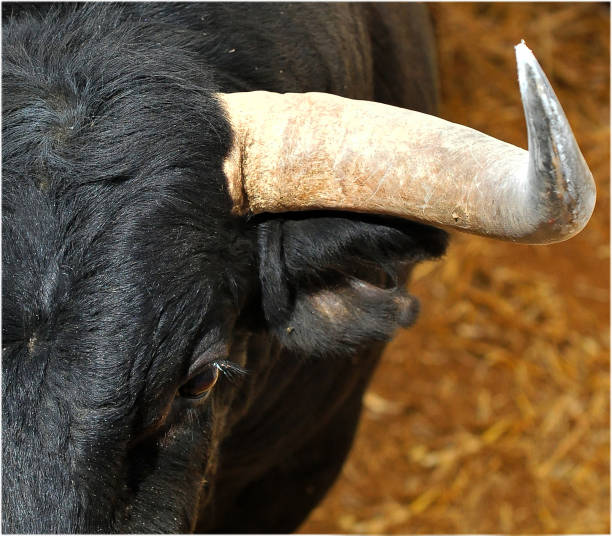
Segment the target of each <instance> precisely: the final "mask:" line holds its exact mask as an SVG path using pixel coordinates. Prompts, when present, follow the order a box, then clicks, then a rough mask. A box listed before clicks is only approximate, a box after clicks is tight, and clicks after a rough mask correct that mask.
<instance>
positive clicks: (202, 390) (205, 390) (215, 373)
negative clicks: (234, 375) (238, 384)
mask: <svg viewBox="0 0 612 536" xmlns="http://www.w3.org/2000/svg"><path fill="white" fill-rule="evenodd" d="M218 379H219V367H218V366H217V365H216V364H215V363H212V364H210V365H208V366H206V367H205V368H204V369H202V370H201V371H200V372H199V373H198V374H196V375H195V376H192V377H191V378H190V379H189V380H188V381H187V382H186V383H184V384H183V385H182V386H181V388H180V389H179V394H180V395H181V396H182V397H184V398H191V399H201V398H204V397H205V396H207V395H208V394H209V393H210V391H211V390H212V388H213V387H214V385H215V383H217V380H218Z"/></svg>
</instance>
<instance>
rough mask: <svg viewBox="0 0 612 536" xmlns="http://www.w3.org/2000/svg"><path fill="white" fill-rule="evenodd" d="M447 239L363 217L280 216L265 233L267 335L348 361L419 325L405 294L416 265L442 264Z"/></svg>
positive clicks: (261, 229)
mask: <svg viewBox="0 0 612 536" xmlns="http://www.w3.org/2000/svg"><path fill="white" fill-rule="evenodd" d="M447 238H448V235H447V234H446V233H445V232H444V231H441V230H439V229H435V228H433V227H429V226H426V225H421V224H418V223H414V222H407V221H403V220H392V219H388V218H385V219H381V218H377V217H373V216H364V215H350V214H345V215H332V216H330V213H326V214H321V213H304V214H291V215H286V214H285V215H281V216H277V217H273V218H272V219H268V220H266V221H264V222H262V223H261V224H259V226H258V249H259V270H260V271H259V277H260V283H261V299H262V306H263V312H264V316H265V320H266V323H267V325H268V328H269V329H271V331H273V332H274V333H275V334H276V335H277V337H278V338H279V340H280V341H281V343H282V344H283V345H284V346H285V347H287V348H288V349H290V350H293V351H297V352H300V353H305V354H308V355H329V354H336V355H338V354H348V353H351V352H354V351H355V350H356V349H357V348H359V347H360V346H362V345H364V344H367V343H369V342H373V341H381V340H387V339H389V338H390V337H391V336H392V334H393V333H394V331H395V330H396V329H397V328H398V327H399V326H409V325H411V324H413V323H414V321H415V320H416V317H417V314H418V308H419V304H418V300H417V299H416V298H414V297H413V296H410V295H409V294H408V293H407V292H406V289H405V288H404V286H405V282H406V279H407V276H408V275H409V272H410V270H411V268H412V267H413V266H414V264H416V263H417V262H419V261H421V260H425V259H430V258H434V257H439V256H440V255H442V254H443V253H444V251H445V249H446V245H447Z"/></svg>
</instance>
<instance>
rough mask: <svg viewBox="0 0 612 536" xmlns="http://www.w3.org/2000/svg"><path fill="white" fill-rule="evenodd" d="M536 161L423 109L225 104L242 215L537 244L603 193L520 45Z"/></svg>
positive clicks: (305, 100) (256, 97)
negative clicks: (423, 227) (341, 214)
mask: <svg viewBox="0 0 612 536" xmlns="http://www.w3.org/2000/svg"><path fill="white" fill-rule="evenodd" d="M516 59H517V65H518V74H519V86H520V91H521V97H522V100H523V107H524V112H525V119H526V123H527V131H528V145H529V152H527V151H525V150H523V149H520V148H518V147H515V146H513V145H510V144H508V143H505V142H502V141H499V140H497V139H495V138H492V137H490V136H487V135H486V134H483V133H481V132H478V131H476V130H473V129H471V128H468V127H465V126H462V125H457V124H455V123H450V122H448V121H444V120H442V119H439V118H437V117H433V116H429V115H426V114H422V113H419V112H414V111H411V110H405V109H402V108H397V107H393V106H388V105H385V104H380V103H375V102H369V101H358V100H352V99H347V98H343V97H338V96H335V95H329V94H325V93H302V94H298V93H286V94H277V93H269V92H262V91H255V92H245V93H233V94H218V98H219V99H220V101H221V102H222V103H223V106H224V107H225V110H226V113H227V116H228V119H229V120H230V122H231V124H232V127H233V131H234V142H233V146H232V149H231V152H230V154H229V155H228V157H227V158H226V161H225V165H224V170H225V174H226V176H227V179H228V186H229V191H230V195H231V197H232V199H233V202H234V212H235V213H236V214H241V215H244V214H247V213H252V214H258V213H262V212H287V211H304V210H326V209H329V210H342V211H352V212H362V213H371V214H380V215H387V216H395V217H401V218H407V219H411V220H416V221H420V222H423V223H427V224H430V225H434V226H437V227H441V228H447V229H457V230H461V231H466V232H470V233H474V234H478V235H483V236H488V237H492V238H498V239H502V240H511V241H516V242H523V243H528V244H544V243H551V242H559V241H562V240H566V239H568V238H570V237H571V236H573V235H575V234H576V233H578V232H579V231H580V230H581V229H582V228H583V227H584V226H585V225H586V223H587V222H588V220H589V218H590V216H591V213H592V211H593V207H594V205H595V184H594V181H593V177H592V175H591V172H590V171H589V168H588V166H587V164H586V162H585V161H584V158H583V156H582V154H581V153H580V149H579V148H578V145H577V143H576V140H575V139H574V135H573V134H572V131H571V128H570V126H569V124H568V122H567V119H566V117H565V114H564V113H563V110H562V108H561V105H560V104H559V102H558V100H557V98H556V96H555V94H554V92H553V90H552V88H551V87H550V84H549V82H548V80H547V79H546V76H545V75H544V73H543V71H542V69H541V67H540V65H539V64H538V62H537V60H536V59H535V57H534V56H533V54H532V53H531V51H530V50H529V49H528V48H527V46H526V45H525V44H524V43H521V44H519V45H517V46H516Z"/></svg>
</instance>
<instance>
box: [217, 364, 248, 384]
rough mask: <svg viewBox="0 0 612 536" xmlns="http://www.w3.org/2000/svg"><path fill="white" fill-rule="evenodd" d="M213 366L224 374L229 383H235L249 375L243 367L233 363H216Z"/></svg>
mask: <svg viewBox="0 0 612 536" xmlns="http://www.w3.org/2000/svg"><path fill="white" fill-rule="evenodd" d="M213 365H214V366H215V367H216V368H217V369H218V370H219V373H221V374H223V377H224V378H226V379H228V380H229V381H233V380H235V379H236V378H239V377H241V376H245V375H246V374H248V372H247V370H246V369H243V368H242V367H240V366H239V365H236V363H232V362H231V361H225V360H220V361H215V362H214V363H213Z"/></svg>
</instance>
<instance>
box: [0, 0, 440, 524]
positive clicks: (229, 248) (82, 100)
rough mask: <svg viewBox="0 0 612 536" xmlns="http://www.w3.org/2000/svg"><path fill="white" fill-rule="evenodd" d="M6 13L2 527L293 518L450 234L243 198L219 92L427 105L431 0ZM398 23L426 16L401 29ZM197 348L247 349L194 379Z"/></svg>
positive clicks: (333, 461)
mask: <svg viewBox="0 0 612 536" xmlns="http://www.w3.org/2000/svg"><path fill="white" fill-rule="evenodd" d="M3 15H4V20H3V81H2V83H3V95H2V96H3V99H2V103H3V133H2V142H3V143H2V152H3V154H2V174H3V182H2V196H3V227H2V240H3V251H2V263H3V266H2V275H3V296H2V308H3V315H2V319H3V323H2V324H3V360H2V362H3V364H2V367H3V381H2V389H3V406H2V412H3V414H2V425H3V426H2V429H3V454H2V455H3V458H2V464H3V466H2V467H3V483H2V486H3V494H2V501H3V505H2V506H3V508H2V524H3V530H4V532H126V531H128V532H129V531H132V532H133V531H136V532H185V531H189V530H211V531H218V532H222V531H256V532H267V531H290V530H293V529H294V528H295V527H297V526H298V525H299V523H300V522H301V521H302V520H303V518H304V517H305V516H306V515H307V514H308V511H309V510H310V508H312V507H313V506H314V505H315V504H316V502H317V501H318V500H319V499H320V498H321V497H322V496H323V494H324V493H325V491H326V490H327V488H328V487H329V486H330V485H331V483H332V482H333V480H334V478H335V476H336V474H337V472H338V471H339V469H340V467H341V464H342V461H343V459H344V457H345V456H346V453H347V452H348V449H349V448H350V444H351V441H352V436H353V433H354V429H355V427H356V423H357V418H358V414H359V408H360V400H361V395H362V393H363V390H364V389H365V387H366V385H367V382H368V379H369V377H370V375H371V372H372V370H373V368H374V366H375V364H376V361H377V358H378V355H379V352H380V345H378V344H376V341H384V340H387V339H388V338H389V337H390V336H391V335H392V334H393V332H394V331H395V329H396V328H397V327H398V326H400V325H409V324H411V323H412V322H414V320H415V317H416V312H417V305H416V301H414V300H413V299H411V298H410V297H409V296H408V295H407V294H406V291H405V289H404V283H405V281H406V277H407V274H408V273H409V271H410V267H411V266H413V265H414V264H415V263H416V262H418V261H420V260H423V259H427V258H431V257H437V256H440V255H442V254H443V252H444V249H445V246H446V234H445V233H444V232H442V231H439V230H436V229H433V228H430V227H426V226H423V225H420V224H416V223H410V222H402V221H396V220H391V219H382V218H376V217H367V216H359V215H349V214H341V213H327V214H325V213H305V214H300V215H292V214H286V215H281V216H270V215H260V216H258V217H255V218H250V219H249V218H244V219H242V218H235V217H232V216H231V215H230V208H231V205H230V200H229V196H228V195H227V192H226V188H225V178H224V175H223V173H222V162H223V159H224V157H225V155H226V154H227V152H228V150H229V147H230V143H231V130H230V127H229V124H228V123H227V121H226V120H225V118H224V117H223V114H222V113H221V109H220V107H219V106H218V104H217V102H216V100H215V99H214V97H213V94H214V93H215V92H216V91H236V90H252V89H268V90H273V91H281V92H282V91H327V92H332V93H337V94H341V95H345V96H349V97H353V98H364V99H378V100H381V101H385V102H390V103H391V104H397V105H404V106H411V107H413V108H416V109H421V110H422V111H426V112H434V111H435V110H434V103H435V97H434V96H432V95H434V94H435V75H434V74H433V72H432V71H431V57H430V56H429V52H428V50H429V49H428V48H427V47H429V45H430V43H429V41H428V39H429V35H428V33H427V24H426V23H427V17H426V14H425V13H424V11H422V8H421V7H419V6H415V5H406V6H403V7H402V6H399V7H397V6H396V7H392V6H369V5H346V4H329V5H326V4H265V5H258V4H246V5H244V4H209V5H207V4H165V3H156V4H153V3H148V4H88V5H79V4H60V5H48V4H35V5H24V6H21V5H17V4H10V3H5V4H4V5H3ZM419 21H421V22H419ZM394 24H395V25H402V24H403V25H404V27H405V26H406V24H409V25H412V27H414V31H413V34H411V35H410V36H408V37H409V39H410V45H409V46H408V45H399V44H398V43H399V41H400V38H399V37H393V36H396V35H400V34H401V31H400V32H399V34H396V33H393V32H390V31H389V28H390V27H393V25H394ZM381 31H384V32H385V34H384V39H383V38H382V37H381V35H380V32H381ZM390 36H391V37H390ZM400 37H401V36H400ZM404 38H406V36H404ZM398 46H404V47H407V48H406V49H405V50H404V49H402V51H403V52H405V54H404V57H405V59H406V61H407V62H408V63H410V62H413V63H414V71H415V73H417V76H416V78H417V79H418V83H414V81H410V80H411V79H410V77H409V76H408V75H406V72H407V70H406V69H403V70H402V69H400V70H398V73H400V74H399V76H400V77H399V78H398V79H397V80H396V81H395V85H397V86H398V88H399V89H394V83H393V81H392V80H390V79H389V76H388V73H386V74H385V77H381V76H380V75H377V74H376V72H375V71H376V69H374V67H373V66H374V65H382V64H383V58H385V62H386V61H388V58H389V57H390V54H392V52H393V51H394V50H396V48H397V47H398ZM410 51H412V52H410ZM395 53H397V52H395ZM410 54H412V56H410ZM407 80H408V81H407ZM401 87H404V88H405V89H406V90H405V91H404V92H402V91H401ZM400 94H401V95H402V97H401V98H400V97H397V96H396V95H400ZM336 313H338V314H336ZM202 356H204V357H205V358H206V359H208V360H210V361H212V362H221V361H223V362H233V363H235V364H236V365H237V366H241V367H243V368H244V369H246V371H247V372H246V374H239V373H234V374H232V373H227V372H226V374H225V375H224V377H222V378H221V379H220V380H219V381H218V383H217V385H216V386H215V388H214V391H213V394H212V395H211V396H210V397H209V398H207V399H206V400H205V401H203V402H200V403H198V402H193V401H189V400H186V399H184V398H183V397H181V396H180V395H179V394H178V390H179V388H180V386H181V385H182V384H183V383H185V382H186V381H187V379H189V378H190V377H193V373H191V372H189V371H190V367H191V366H192V365H193V364H194V362H195V361H196V359H198V358H202ZM224 370H226V369H224ZM227 370H230V371H231V370H233V369H232V368H231V367H230V368H228V369H227Z"/></svg>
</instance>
